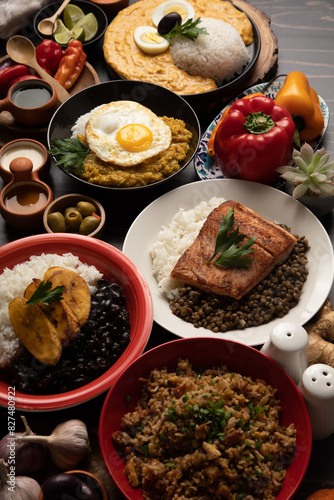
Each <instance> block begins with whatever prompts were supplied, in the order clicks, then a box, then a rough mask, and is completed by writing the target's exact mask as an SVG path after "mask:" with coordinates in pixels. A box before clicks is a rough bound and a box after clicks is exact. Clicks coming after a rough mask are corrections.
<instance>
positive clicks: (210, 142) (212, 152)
mask: <svg viewBox="0 0 334 500" xmlns="http://www.w3.org/2000/svg"><path fill="white" fill-rule="evenodd" d="M256 95H263V94H262V92H254V94H248V95H245V96H244V97H242V99H249V98H250V97H254V96H256ZM230 109H231V106H227V107H226V108H225V109H224V112H223V114H222V115H221V117H220V120H219V121H218V123H217V124H216V126H215V128H214V129H213V131H212V134H211V136H210V139H209V140H208V154H209V155H210V156H214V155H215V149H214V142H215V137H216V133H217V130H218V127H219V125H220V124H221V122H222V121H223V120H225V118H226V117H227V115H228V114H229V111H230Z"/></svg>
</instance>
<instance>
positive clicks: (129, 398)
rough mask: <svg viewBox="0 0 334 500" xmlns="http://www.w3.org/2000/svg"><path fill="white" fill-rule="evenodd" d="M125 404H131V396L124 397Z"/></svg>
mask: <svg viewBox="0 0 334 500" xmlns="http://www.w3.org/2000/svg"><path fill="white" fill-rule="evenodd" d="M125 402H126V403H130V402H131V396H129V395H127V396H125Z"/></svg>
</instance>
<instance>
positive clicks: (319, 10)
mask: <svg viewBox="0 0 334 500" xmlns="http://www.w3.org/2000/svg"><path fill="white" fill-rule="evenodd" d="M131 3H132V2H131ZM235 3H236V5H239V6H241V5H246V2H245V1H244V0H235ZM249 7H251V8H255V9H257V10H258V11H259V12H262V13H264V14H265V15H266V17H267V18H268V22H270V26H271V30H272V34H273V38H272V40H274V39H275V38H276V39H277V44H278V54H277V61H276V65H275V67H274V71H275V72H276V73H277V74H282V73H283V74H287V73H289V72H291V71H294V70H298V71H302V72H303V73H305V74H306V76H307V78H308V79H309V82H310V85H311V86H312V87H314V88H315V89H316V91H317V92H318V94H319V95H320V96H321V97H322V98H323V99H324V100H325V101H326V102H327V104H328V106H329V108H330V111H333V112H334V93H333V88H334V57H333V56H334V4H333V0H322V1H320V0H317V1H305V0H279V1H278V0H253V1H252V2H251V4H249ZM21 34H23V35H25V36H29V37H30V38H31V39H32V40H33V41H34V43H36V44H37V43H38V40H36V39H35V38H34V34H33V29H32V25H31V24H28V25H27V26H26V27H25V28H24V29H23V30H22V33H21ZM3 55H5V41H4V40H0V57H1V56H3ZM87 56H88V59H87V60H88V61H89V62H90V63H91V64H92V66H93V67H94V68H95V70H96V72H97V74H98V75H99V78H100V81H101V82H103V81H107V80H109V79H110V76H109V73H108V70H107V67H106V64H105V62H104V60H103V53H102V42H101V43H99V44H98V45H97V46H94V48H92V49H89V50H87ZM267 57H269V55H268V56H267ZM264 62H265V61H264ZM270 63H271V61H268V64H269V66H270ZM238 93H239V92H238ZM218 111H219V110H214V111H211V112H207V113H201V114H200V116H199V118H200V121H201V127H202V132H204V131H205V129H206V127H207V126H208V125H209V124H210V123H211V121H212V119H213V118H214V117H215V116H216V114H217V112H218ZM26 136H29V133H27V134H26ZM19 137H20V135H19V134H17V133H16V132H15V131H12V130H8V129H6V128H5V127H1V126H0V145H2V144H5V143H6V142H8V141H10V140H12V139H16V138H19ZM36 139H38V140H40V141H42V142H46V137H45V134H41V135H39V136H38V137H36ZM323 145H324V146H325V148H326V150H327V151H328V152H330V153H332V159H334V127H333V122H330V123H329V127H328V130H327V133H326V136H325V139H324V142H323ZM197 180H198V177H197V175H196V173H195V170H194V168H193V165H192V164H190V165H189V166H188V167H187V168H186V169H185V170H184V171H183V172H181V174H180V175H179V176H177V178H174V179H172V180H171V181H170V182H169V183H167V184H166V185H164V186H160V187H156V188H153V189H150V190H147V191H144V192H142V193H137V194H135V193H131V194H129V195H127V194H124V193H122V194H121V195H117V194H115V195H114V194H113V196H112V197H110V196H109V195H108V194H107V193H106V192H105V191H104V190H100V189H98V188H94V187H90V188H89V189H87V188H85V187H83V186H82V185H81V184H80V183H78V182H77V181H75V180H74V179H72V178H70V177H67V176H66V175H65V174H64V173H63V172H61V171H60V170H59V169H58V168H57V167H55V166H53V167H52V169H51V173H50V175H49V177H48V178H47V179H46V182H48V183H49V184H50V186H51V187H52V189H53V191H54V195H55V197H57V196H60V195H62V194H66V193H70V192H78V191H79V192H82V193H89V194H90V195H91V196H93V197H96V198H97V199H99V201H100V202H101V203H102V204H103V205H104V207H105V209H106V212H107V227H106V232H105V234H104V237H103V239H104V240H106V241H107V242H109V243H110V244H112V245H114V246H115V247H117V248H119V249H121V248H122V243H123V241H124V238H125V235H126V233H127V230H128V228H129V227H130V225H131V223H132V221H133V220H134V219H135V218H136V216H137V215H138V214H139V213H140V212H141V211H142V210H143V209H144V208H145V207H146V206H147V205H148V204H149V203H150V202H151V201H153V200H154V199H156V198H157V197H159V196H160V195H162V194H164V193H165V192H166V191H168V190H171V189H174V188H176V187H178V186H180V185H182V184H185V183H189V182H194V181H197ZM321 223H322V224H323V225H324V227H325V229H326V230H327V231H328V233H329V235H330V237H331V239H332V241H333V237H334V220H333V213H330V214H328V215H326V216H325V217H322V218H321ZM42 231H43V229H41V230H40V232H42ZM34 233H36V231H34V232H25V231H19V230H16V229H14V228H12V227H10V226H8V225H6V224H5V222H4V221H3V220H2V218H0V245H3V244H5V243H7V242H9V241H12V240H14V239H18V238H22V237H24V236H28V235H30V234H34ZM330 299H331V301H332V303H333V301H334V292H333V289H332V290H331V293H330ZM173 339H175V336H174V335H172V334H170V333H169V332H167V331H165V330H163V329H162V328H160V327H159V326H158V325H156V324H154V325H153V330H152V334H151V337H150V340H149V342H148V345H147V349H149V348H151V347H153V346H155V345H158V344H160V343H162V342H166V341H169V340H173ZM104 398H105V394H103V395H101V396H99V397H98V398H96V399H94V400H93V401H92V402H89V403H87V404H85V405H81V406H78V407H74V408H72V409H68V410H65V411H58V412H54V413H52V412H50V413H42V414H40V413H28V414H27V418H28V420H29V423H30V426H31V427H32V429H33V430H34V431H35V432H40V433H44V434H48V433H50V432H51V431H52V430H53V428H54V426H55V425H57V423H59V422H61V421H64V420H66V419H68V418H80V419H82V420H84V421H85V422H86V423H87V425H88V429H89V433H90V438H91V441H92V445H93V452H92V453H91V454H90V456H89V457H87V459H84V460H83V461H82V462H81V463H80V468H83V469H90V470H92V471H94V472H95V473H97V474H98V475H99V476H100V477H101V478H102V479H103V481H104V482H105V484H106V485H107V488H108V491H109V495H110V499H112V500H118V499H119V500H121V499H122V498H123V497H122V495H121V494H120V493H119V492H118V490H117V488H116V487H115V485H114V484H113V482H112V481H111V479H110V478H109V476H108V473H107V471H106V469H105V467H104V464H103V462H102V458H101V455H100V453H99V448H98V441H97V439H98V421H99V414H100V409H101V406H102V404H103V401H104ZM20 413H21V412H19V411H18V412H17V413H16V425H17V430H18V431H20V430H22V424H21V419H20ZM333 418H334V417H333ZM0 429H1V432H0V437H1V436H2V435H4V434H5V433H6V429H7V411H6V409H4V408H2V409H0ZM51 472H53V470H52V468H50V469H46V470H45V469H44V471H43V475H44V476H47V475H48V474H49V473H51ZM38 479H43V476H39V477H38ZM320 488H334V434H332V435H331V436H330V437H329V438H327V439H324V440H322V441H314V442H313V450H312V456H311V461H310V465H309V468H308V470H307V473H306V476H305V479H304V481H303V483H302V485H301V487H300V489H299V490H298V492H297V494H296V495H295V497H294V498H296V499H300V500H302V499H306V498H307V496H308V495H310V494H311V493H312V492H313V491H315V490H317V489H320Z"/></svg>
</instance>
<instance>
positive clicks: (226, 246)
mask: <svg viewBox="0 0 334 500" xmlns="http://www.w3.org/2000/svg"><path fill="white" fill-rule="evenodd" d="M233 224H234V207H233V208H232V209H231V210H229V211H228V212H227V214H226V216H225V215H223V217H222V221H221V223H220V226H219V229H218V235H217V239H216V246H215V250H214V253H213V255H212V257H211V258H210V259H209V260H208V263H209V262H212V261H213V260H214V258H215V257H217V255H218V254H221V255H220V256H219V257H218V258H217V259H216V260H215V262H214V264H216V265H218V266H222V267H243V268H245V267H247V266H248V265H249V264H250V263H251V262H252V260H253V259H249V258H246V255H248V254H249V253H251V252H253V250H254V248H251V247H252V245H253V244H254V242H255V240H256V236H255V237H254V238H248V240H247V241H246V243H244V244H243V245H239V246H238V244H239V243H241V242H242V241H243V240H244V239H245V238H246V235H245V234H242V233H239V228H240V225H239V226H237V227H236V228H235V229H234V230H233V231H232V232H231V229H232V226H233Z"/></svg>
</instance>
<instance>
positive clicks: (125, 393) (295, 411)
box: [99, 337, 312, 500]
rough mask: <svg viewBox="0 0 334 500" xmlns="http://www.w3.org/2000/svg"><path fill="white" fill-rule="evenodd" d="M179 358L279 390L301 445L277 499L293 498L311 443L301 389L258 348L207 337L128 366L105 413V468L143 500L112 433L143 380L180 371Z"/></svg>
mask: <svg viewBox="0 0 334 500" xmlns="http://www.w3.org/2000/svg"><path fill="white" fill-rule="evenodd" d="M179 358H181V359H188V360H189V361H190V362H191V363H192V366H194V367H201V368H203V369H206V368H211V367H217V366H221V365H225V366H226V367H227V369H228V370H229V371H230V372H237V373H241V374H242V375H245V376H251V377H252V378H253V379H254V378H260V379H263V380H264V381H265V382H267V383H269V384H270V385H271V386H272V387H274V388H277V397H278V399H279V400H280V403H281V415H280V417H281V418H280V424H281V425H282V426H286V425H289V424H291V423H292V422H293V423H294V425H295V428H296V433H297V448H296V453H295V456H294V460H293V462H292V463H290V465H289V466H288V468H287V473H286V477H285V479H284V481H282V489H281V491H280V492H279V494H278V495H277V496H276V497H275V498H276V499H277V500H289V499H291V498H293V496H294V494H295V493H296V491H297V489H298V487H299V485H300V483H301V481H302V479H303V477H304V475H305V473H306V470H307V466H308V463H309V460H310V454H311V446H312V433H311V424H310V419H309V415H308V412H307V409H306V405H305V402H304V400H303V397H302V395H301V393H300V392H299V390H298V388H297V386H296V385H295V383H294V382H293V381H292V379H291V378H290V377H289V376H288V375H287V374H286V373H285V371H284V370H283V369H282V368H281V367H280V366H279V365H278V364H277V363H275V362H274V361H273V360H272V359H271V358H269V357H267V356H265V355H264V354H262V353H261V352H259V351H258V350H256V349H254V348H253V347H249V346H245V345H243V344H240V343H237V342H233V341H230V340H223V339H217V338H203V337H197V338H189V339H178V340H174V341H171V342H168V343H166V344H162V345H160V346H158V347H155V348H153V349H151V350H150V351H147V352H146V353H144V354H143V355H141V356H140V357H139V358H137V360H136V361H134V362H133V363H131V365H129V366H128V367H127V368H126V370H124V372H123V373H122V374H121V375H120V376H119V378H118V379H117V381H116V382H115V383H114V385H113V387H112V388H111V389H110V391H109V392H108V394H107V397H106V399H105V402H104V405H103V408H102V412H101V417H100V425H99V441H100V449H101V452H102V456H103V459H104V461H105V464H106V467H107V469H108V471H109V473H110V475H111V477H112V479H113V480H114V482H115V483H116V485H117V486H118V488H119V489H120V491H121V492H122V494H123V495H124V497H125V498H126V499H128V500H142V499H143V495H142V493H141V491H140V489H133V488H131V486H130V485H129V482H128V480H127V477H126V476H125V474H124V462H123V460H122V458H121V457H120V456H119V455H118V453H117V451H116V449H115V448H114V446H113V442H112V440H111V435H112V434H113V433H114V432H115V431H118V430H120V423H121V419H122V417H123V415H124V414H125V413H127V412H129V411H130V412H131V411H133V410H134V408H135V406H136V402H137V400H138V398H139V395H140V392H141V389H142V384H143V382H142V380H143V379H145V378H146V377H148V375H149V374H150V372H151V371H152V370H153V369H155V368H157V369H161V368H163V367H166V368H167V369H169V370H174V371H175V368H176V365H177V361H178V359H179ZM176 397H177V396H176ZM181 397H182V396H181Z"/></svg>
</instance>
